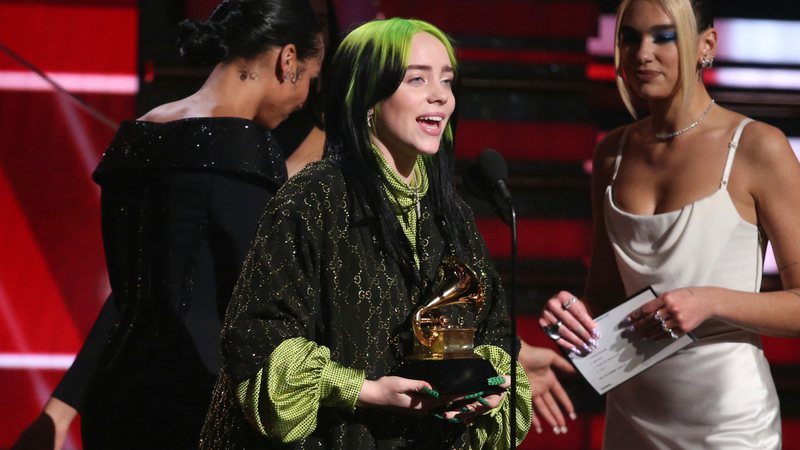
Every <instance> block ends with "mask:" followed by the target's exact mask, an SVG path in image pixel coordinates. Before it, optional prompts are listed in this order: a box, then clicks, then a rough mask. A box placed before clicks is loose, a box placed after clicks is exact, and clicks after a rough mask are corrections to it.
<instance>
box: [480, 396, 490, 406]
mask: <svg viewBox="0 0 800 450" xmlns="http://www.w3.org/2000/svg"><path fill="white" fill-rule="evenodd" d="M477 400H478V403H480V404H481V405H483V406H489V402H487V401H486V399H485V398H483V397H478V399H477Z"/></svg>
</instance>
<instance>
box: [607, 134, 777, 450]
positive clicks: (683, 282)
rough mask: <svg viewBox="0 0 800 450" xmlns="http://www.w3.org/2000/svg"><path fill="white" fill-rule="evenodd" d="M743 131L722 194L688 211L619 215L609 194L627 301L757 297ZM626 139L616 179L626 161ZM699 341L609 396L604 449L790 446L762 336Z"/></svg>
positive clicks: (728, 333)
mask: <svg viewBox="0 0 800 450" xmlns="http://www.w3.org/2000/svg"><path fill="white" fill-rule="evenodd" d="M748 122H749V119H746V120H744V121H743V122H742V123H741V124H740V125H739V127H738V128H737V130H736V133H735V134H734V138H733V139H732V140H731V143H730V145H729V153H728V160H727V162H726V165H725V168H724V170H723V176H722V182H721V183H720V188H719V190H717V191H716V192H715V193H713V194H711V195H709V196H707V197H705V198H702V199H700V200H698V201H696V202H694V203H691V204H689V205H686V206H685V207H683V208H682V209H680V210H677V211H671V212H667V213H663V214H655V215H650V216H642V215H635V214H629V213H626V212H625V211H622V210H621V209H619V208H617V206H616V205H615V204H614V199H613V191H612V185H613V179H612V185H609V187H608V188H607V189H606V195H605V205H604V213H605V222H606V227H607V230H608V236H609V239H610V241H611V244H612V247H613V249H614V253H615V257H616V261H617V266H618V267H619V271H620V275H621V276H622V281H623V283H624V285H625V290H626V292H627V293H628V295H632V294H633V293H635V292H637V291H639V290H641V289H642V288H644V287H646V286H648V285H652V286H653V289H654V290H655V291H656V292H657V293H662V292H666V291H669V290H672V289H676V288H680V287H685V286H720V287H725V288H728V289H734V290H740V291H748V292H757V291H758V290H759V288H760V286H761V271H762V257H763V248H762V242H761V239H760V233H759V230H758V227H756V226H755V225H753V224H750V223H748V222H746V221H744V220H743V219H742V218H741V216H740V215H739V213H738V211H737V210H736V207H735V206H734V204H733V202H732V200H731V198H730V195H729V193H728V190H727V183H728V177H729V175H730V169H731V166H732V163H733V158H734V156H735V153H736V146H737V145H738V140H739V136H740V135H741V132H742V130H743V128H744V126H745V125H746V124H747V123H748ZM624 145H625V136H623V138H622V141H621V142H620V152H619V154H618V156H617V162H616V167H615V169H614V178H615V177H616V171H617V169H618V168H619V163H620V161H621V155H622V148H623V147H624ZM693 334H695V336H696V337H697V341H696V342H694V343H692V344H690V345H689V346H688V347H686V348H685V349H684V350H682V351H680V352H678V353H676V354H675V355H672V356H671V357H669V358H667V359H665V360H664V361H662V362H661V363H659V364H657V365H656V366H654V367H652V368H650V369H648V370H647V371H645V372H643V373H641V374H639V375H638V376H636V377H634V378H633V379H631V380H629V381H627V382H626V383H624V384H622V385H621V386H619V387H617V388H616V389H614V390H612V391H611V392H609V393H608V396H607V399H606V428H605V434H604V443H603V448H604V449H606V450H630V449H636V450H644V449H671V450H674V449H687V450H694V449H719V450H723V449H724V450H738V449H758V450H770V449H780V447H781V429H780V426H781V423H780V411H779V404H778V397H777V395H776V392H775V385H774V383H773V381H772V375H771V374H770V369H769V364H768V363H767V360H766V359H765V358H764V352H763V351H762V348H761V339H760V338H759V336H758V335H756V334H754V333H751V332H749V331H745V330H742V329H740V328H736V327H733V326H731V325H728V324H725V323H722V322H720V321H715V320H709V321H706V322H705V323H704V324H703V325H701V326H700V327H698V328H697V329H696V330H695V331H694V333H693Z"/></svg>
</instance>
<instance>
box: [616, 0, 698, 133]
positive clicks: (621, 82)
mask: <svg viewBox="0 0 800 450" xmlns="http://www.w3.org/2000/svg"><path fill="white" fill-rule="evenodd" d="M647 1H650V2H653V3H655V4H656V5H658V6H660V7H661V9H663V10H664V12H666V13H667V15H668V16H669V17H670V19H672V22H673V23H674V24H675V34H676V35H677V37H678V42H677V46H678V87H679V88H680V91H681V92H682V93H683V108H684V109H686V108H688V107H689V101H690V100H691V98H692V95H694V88H695V82H696V80H697V76H698V74H697V40H698V37H699V33H700V31H705V30H698V29H697V28H698V26H697V18H696V17H695V12H694V10H693V8H692V2H691V1H690V0H647ZM633 2H634V0H622V3H620V5H619V8H617V25H616V27H615V33H616V34H615V35H614V69H615V71H616V81H617V89H618V90H619V94H620V96H621V97H622V102H623V103H624V104H625V108H627V109H628V112H630V113H631V115H632V116H633V118H634V119H636V118H638V117H637V114H636V108H635V107H634V106H633V101H632V99H631V91H630V89H629V88H628V85H627V83H626V82H625V79H624V78H623V74H622V69H621V68H620V66H619V65H620V59H621V58H620V40H619V30H620V26H621V24H622V20H623V19H624V18H625V13H626V12H627V10H628V7H629V6H630V5H631V3H633Z"/></svg>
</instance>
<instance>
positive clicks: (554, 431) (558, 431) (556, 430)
mask: <svg viewBox="0 0 800 450" xmlns="http://www.w3.org/2000/svg"><path fill="white" fill-rule="evenodd" d="M553 434H561V428H558V427H553Z"/></svg>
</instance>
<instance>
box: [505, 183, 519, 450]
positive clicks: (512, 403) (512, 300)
mask: <svg viewBox="0 0 800 450" xmlns="http://www.w3.org/2000/svg"><path fill="white" fill-rule="evenodd" d="M507 201H508V207H509V208H510V209H511V289H510V292H509V297H508V298H509V302H508V308H509V316H510V317H511V353H510V356H511V398H510V399H509V403H508V405H509V408H510V409H511V410H510V411H509V413H510V414H509V422H510V427H511V430H510V431H511V433H509V435H510V439H511V442H510V444H511V445H510V447H509V448H510V449H511V450H515V449H516V448H517V433H516V431H517V211H516V210H515V209H514V202H513V201H512V200H511V197H509V198H508V200H507Z"/></svg>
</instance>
